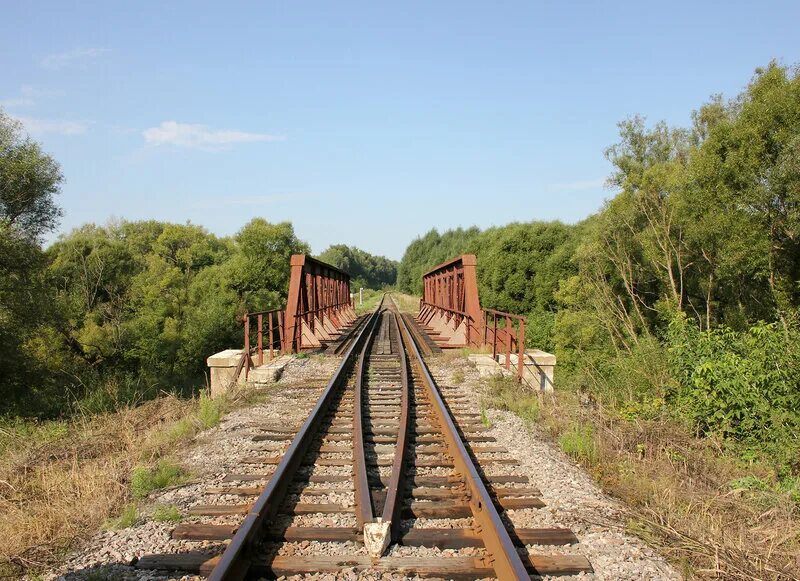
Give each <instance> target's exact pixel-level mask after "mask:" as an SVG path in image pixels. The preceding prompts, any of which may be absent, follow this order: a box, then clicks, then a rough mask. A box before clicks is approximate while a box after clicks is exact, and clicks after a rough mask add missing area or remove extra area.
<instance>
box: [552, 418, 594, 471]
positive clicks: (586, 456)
mask: <svg viewBox="0 0 800 581" xmlns="http://www.w3.org/2000/svg"><path fill="white" fill-rule="evenodd" d="M558 443H559V445H560V446H561V449H562V450H563V451H564V452H565V453H566V454H567V455H569V456H572V457H573V458H574V459H576V460H578V461H580V462H584V463H586V464H589V465H593V464H595V463H596V462H597V447H596V445H595V443H594V430H593V429H592V427H591V426H589V425H581V424H578V425H574V426H572V427H571V428H570V429H569V430H567V431H566V432H564V433H563V434H561V437H560V438H559V439H558Z"/></svg>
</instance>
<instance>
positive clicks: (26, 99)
mask: <svg viewBox="0 0 800 581" xmlns="http://www.w3.org/2000/svg"><path fill="white" fill-rule="evenodd" d="M63 94H64V93H63V92H62V91H53V90H50V89H40V88H38V87H33V86H31V85H22V87H20V89H19V95H17V96H16V97H9V98H7V99H0V107H11V108H16V107H33V106H34V105H36V101H37V100H38V99H42V98H47V97H55V96H58V95H63Z"/></svg>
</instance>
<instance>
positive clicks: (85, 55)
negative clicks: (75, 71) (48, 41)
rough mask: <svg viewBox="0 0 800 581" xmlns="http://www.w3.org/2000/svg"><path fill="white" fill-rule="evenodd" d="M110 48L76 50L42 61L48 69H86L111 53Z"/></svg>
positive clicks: (56, 54)
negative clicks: (88, 65)
mask: <svg viewBox="0 0 800 581" xmlns="http://www.w3.org/2000/svg"><path fill="white" fill-rule="evenodd" d="M110 50H111V49H110V48H75V49H72V50H68V51H65V52H58V53H54V54H49V55H47V56H46V57H44V58H43V59H42V63H41V64H42V66H43V67H44V68H46V69H51V70H58V69H63V68H65V67H69V66H80V67H85V66H86V65H87V64H88V63H89V62H91V61H93V60H95V59H97V58H98V57H100V56H102V55H104V54H105V53H107V52H109V51H110Z"/></svg>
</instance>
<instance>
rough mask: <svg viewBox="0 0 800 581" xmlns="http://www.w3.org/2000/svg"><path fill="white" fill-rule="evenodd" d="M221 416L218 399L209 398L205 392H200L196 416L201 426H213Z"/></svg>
mask: <svg viewBox="0 0 800 581" xmlns="http://www.w3.org/2000/svg"><path fill="white" fill-rule="evenodd" d="M220 417H222V408H221V406H220V404H219V402H218V401H214V400H213V399H211V396H209V395H208V394H207V393H205V392H203V393H201V394H200V409H199V411H198V412H197V418H198V419H199V420H200V423H201V424H202V426H203V428H213V427H214V426H216V425H217V424H218V423H219V419H220Z"/></svg>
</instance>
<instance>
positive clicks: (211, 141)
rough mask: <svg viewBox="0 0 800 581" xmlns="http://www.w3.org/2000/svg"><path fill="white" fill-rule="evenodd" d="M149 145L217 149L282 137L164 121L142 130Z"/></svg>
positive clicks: (281, 138) (278, 139)
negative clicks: (156, 125)
mask: <svg viewBox="0 0 800 581" xmlns="http://www.w3.org/2000/svg"><path fill="white" fill-rule="evenodd" d="M142 135H143V136H144V140H145V142H147V143H148V144H150V145H178V146H182V147H191V148H194V149H205V150H217V149H223V148H225V147H228V146H230V145H233V144H235V143H251V142H255V141H283V139H284V137H281V136H277V135H268V134H266V133H248V132H245V131H235V130H231V129H218V130H214V129H209V128H208V127H207V126H205V125H199V124H193V123H178V122H177V121H164V122H162V123H161V125H159V126H158V127H151V128H149V129H145V130H144V132H142Z"/></svg>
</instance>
